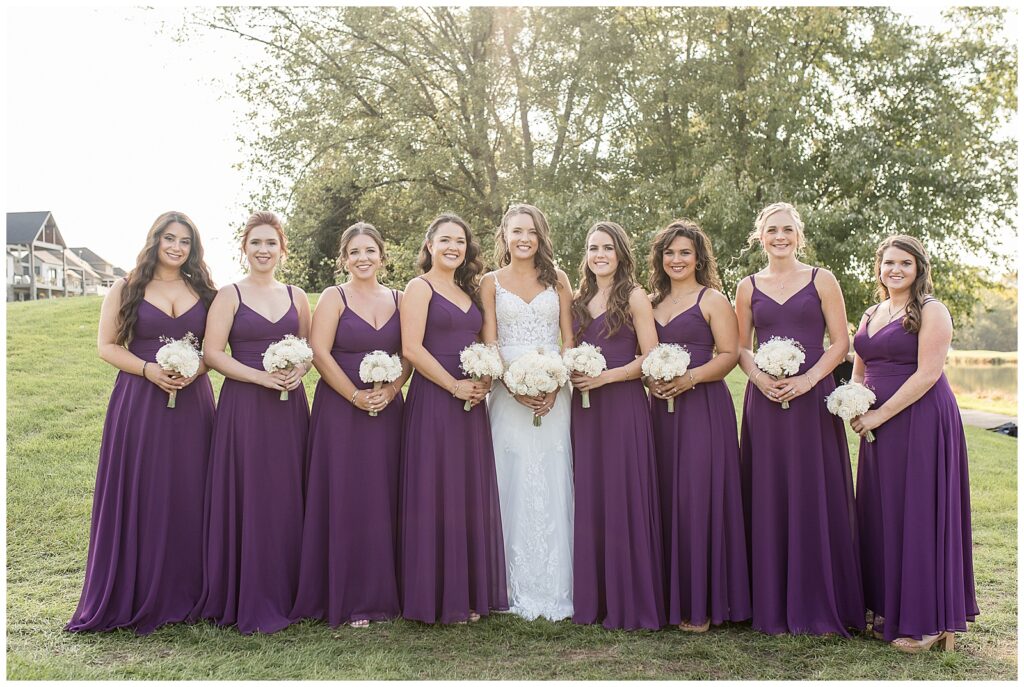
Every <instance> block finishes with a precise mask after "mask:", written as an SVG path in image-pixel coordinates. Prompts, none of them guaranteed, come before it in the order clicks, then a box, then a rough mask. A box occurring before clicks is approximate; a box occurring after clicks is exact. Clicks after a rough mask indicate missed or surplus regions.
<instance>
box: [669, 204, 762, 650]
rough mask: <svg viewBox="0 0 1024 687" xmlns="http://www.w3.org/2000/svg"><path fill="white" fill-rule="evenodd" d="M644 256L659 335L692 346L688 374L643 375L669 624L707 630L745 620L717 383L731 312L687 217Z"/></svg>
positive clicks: (731, 450) (730, 454)
mask: <svg viewBox="0 0 1024 687" xmlns="http://www.w3.org/2000/svg"><path fill="white" fill-rule="evenodd" d="M650 260H651V277H650V287H651V302H652V304H653V305H654V318H655V327H656V329H657V332H658V341H660V342H662V343H674V344H679V345H681V346H683V347H684V348H686V349H687V350H688V351H689V353H690V366H689V369H688V370H687V371H686V374H684V375H682V376H680V377H677V378H675V379H674V380H672V381H671V382H659V381H651V382H650V386H651V396H652V398H651V421H652V424H653V426H654V445H655V455H656V456H657V459H658V474H659V477H660V480H659V484H660V485H661V494H660V496H661V526H662V535H663V537H664V543H665V548H664V555H665V568H664V569H665V582H666V585H665V588H666V599H665V600H666V602H667V604H668V622H669V623H671V624H673V625H678V626H679V629H680V630H685V631H688V632H704V631H706V630H707V629H708V627H709V626H710V625H711V623H714V624H715V625H719V624H721V623H722V622H724V621H727V620H728V621H732V622H738V621H741V620H747V619H749V618H750V587H749V585H750V582H749V579H748V577H747V551H746V538H745V535H744V532H743V500H742V496H741V494H740V455H739V454H740V450H739V443H738V442H737V439H736V410H735V409H734V408H733V404H732V396H731V395H730V394H729V389H728V387H727V386H726V384H725V381H724V378H725V376H726V375H727V374H728V373H729V371H730V370H732V369H733V368H734V367H735V366H736V361H737V360H738V359H739V354H738V353H737V337H738V333H737V328H736V313H735V312H734V311H733V309H732V304H731V303H730V302H729V299H728V298H726V297H725V296H724V295H722V292H721V289H722V282H721V280H720V279H719V277H718V263H717V261H716V260H715V255H714V252H713V251H712V247H711V241H710V240H709V239H708V237H707V235H706V234H705V233H704V232H703V231H702V230H701V228H700V227H699V226H698V225H697V224H696V223H695V222H693V221H692V220H688V219H679V220H675V221H674V222H672V223H671V224H669V225H668V226H667V227H665V228H664V229H662V230H661V231H660V232H658V234H657V235H656V236H655V237H654V242H653V243H652V245H651V256H650ZM669 398H674V399H675V413H671V414H670V413H669V412H668V404H667V403H666V402H665V400H664V399H669ZM659 399H662V400H659Z"/></svg>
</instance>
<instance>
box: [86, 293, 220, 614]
mask: <svg viewBox="0 0 1024 687" xmlns="http://www.w3.org/2000/svg"><path fill="white" fill-rule="evenodd" d="M189 332H191V333H192V334H194V335H195V336H196V337H197V338H198V339H199V340H200V341H202V339H203V334H204V333H205V332H206V305H205V304H204V303H203V301H202V300H201V299H200V300H199V301H197V302H196V303H195V305H193V306H192V307H191V308H190V309H189V310H187V311H186V312H184V313H182V314H181V315H179V316H178V317H171V316H170V315H167V314H166V313H164V312H163V311H162V310H160V308H157V307H156V306H155V305H153V304H152V303H150V302H149V301H147V300H145V299H143V300H142V301H140V302H139V310H138V320H137V321H136V323H135V327H134V329H133V336H132V340H131V342H130V343H129V344H128V350H130V351H131V352H132V353H134V354H135V355H137V356H138V357H140V358H142V359H143V360H146V361H150V362H153V363H154V364H155V361H156V352H157V351H158V350H159V349H160V347H161V346H163V342H162V341H160V337H161V336H163V337H169V338H172V339H180V338H182V337H184V336H185V334H187V333H189ZM213 422H214V403H213V387H212V386H211V385H210V378H209V376H208V375H203V376H202V377H199V378H198V379H196V380H195V381H193V382H192V383H191V384H189V385H188V386H187V387H185V388H184V389H181V390H180V391H178V392H177V402H176V404H175V407H174V408H168V407H167V392H165V391H163V390H162V389H160V388H159V387H158V386H156V385H155V384H153V383H152V382H150V381H148V380H147V379H145V378H143V377H140V376H139V375H134V374H129V373H127V372H123V371H122V372H118V374H117V380H116V381H115V382H114V390H113V392H112V393H111V394H110V403H109V404H108V405H107V417H106V420H105V421H104V423H103V439H102V441H101V443H100V456H99V465H98V467H97V469H96V490H95V492H94V493H93V506H92V524H91V526H90V529H89V554H88V559H87V563H86V569H85V584H84V585H83V587H82V595H81V598H80V599H79V601H78V608H76V609H75V613H74V615H73V616H72V618H71V621H70V622H69V623H68V624H67V627H66V629H67V630H70V631H72V632H82V631H96V632H101V631H105V630H113V629H115V628H119V627H125V628H130V629H132V630H134V631H135V632H136V633H137V634H149V633H151V632H152V631H153V630H155V629H156V628H157V627H159V626H161V625H164V624H165V623H172V622H177V621H181V620H185V619H186V618H187V617H188V614H189V612H190V611H191V610H192V607H193V606H194V605H195V603H196V600H197V599H198V598H199V595H200V593H201V592H202V587H203V572H202V571H203V566H202V527H203V516H202V507H201V506H198V507H197V504H201V503H202V501H203V493H204V488H205V485H206V469H207V461H208V459H209V449H210V435H211V433H212V431H213Z"/></svg>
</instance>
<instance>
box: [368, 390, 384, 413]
mask: <svg viewBox="0 0 1024 687" xmlns="http://www.w3.org/2000/svg"><path fill="white" fill-rule="evenodd" d="M381 386H382V384H381V383H380V382H374V383H373V390H374V391H380V388H381ZM370 417H377V411H376V410H371V411H370Z"/></svg>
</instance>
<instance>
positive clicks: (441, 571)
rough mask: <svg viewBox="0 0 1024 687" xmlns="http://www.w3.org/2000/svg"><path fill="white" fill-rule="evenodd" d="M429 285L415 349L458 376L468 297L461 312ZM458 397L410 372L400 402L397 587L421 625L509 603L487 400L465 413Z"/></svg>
mask: <svg viewBox="0 0 1024 687" xmlns="http://www.w3.org/2000/svg"><path fill="white" fill-rule="evenodd" d="M423 281H426V282H427V284H428V285H430V282H429V281H428V280H426V279H424V280H423ZM430 290H431V292H432V293H431V297H430V304H429V305H428V308H427V324H426V330H425V331H424V334H423V347H424V348H426V349H427V351H428V352H429V353H430V354H431V355H432V356H434V358H435V359H436V360H437V362H439V363H440V364H441V365H443V366H444V368H445V370H447V371H448V373H449V374H451V375H452V376H454V377H455V378H456V379H463V378H465V377H466V374H465V373H464V372H462V370H461V369H460V360H459V354H460V353H461V352H462V349H464V348H465V347H466V346H469V345H470V344H472V343H475V342H476V340H477V337H478V336H479V334H480V329H481V328H482V327H483V316H482V315H481V314H480V309H479V308H477V306H476V304H475V303H474V304H471V305H470V306H469V310H468V311H466V312H463V311H462V310H461V309H460V308H459V307H458V306H456V305H455V304H454V303H452V302H451V301H449V300H448V299H447V298H445V297H444V296H442V295H441V294H439V293H437V292H436V291H434V287H433V286H432V285H430ZM463 403H464V401H462V400H461V399H459V398H455V397H453V396H452V395H451V394H450V393H448V391H447V389H443V388H442V387H440V386H438V385H436V384H434V383H433V382H431V381H430V380H429V379H427V378H426V377H424V376H423V375H421V374H420V373H419V372H418V371H417V372H416V373H415V374H414V375H413V378H412V382H410V384H409V393H408V395H407V396H406V399H405V418H404V421H403V425H402V426H403V434H402V452H401V478H400V486H399V490H400V493H401V502H400V507H399V518H400V523H401V524H400V528H401V529H400V534H399V552H400V553H399V559H400V562H399V570H400V574H399V585H400V590H401V597H402V615H403V616H405V617H406V618H408V619H410V620H419V621H421V622H424V623H442V624H447V623H456V622H462V621H465V620H467V619H468V618H469V614H470V611H475V612H476V613H479V614H480V615H481V616H485V615H487V614H488V613H489V612H490V611H492V610H501V611H504V610H508V592H507V590H506V585H505V545H504V542H503V540H502V534H501V514H500V511H499V508H500V506H499V501H498V482H497V478H496V476H495V472H494V450H493V448H492V446H491V425H490V422H489V421H488V419H487V404H486V403H478V404H477V405H475V406H473V408H472V409H471V410H470V411H469V412H466V411H465V410H464V409H463Z"/></svg>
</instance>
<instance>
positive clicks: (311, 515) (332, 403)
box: [291, 286, 403, 627]
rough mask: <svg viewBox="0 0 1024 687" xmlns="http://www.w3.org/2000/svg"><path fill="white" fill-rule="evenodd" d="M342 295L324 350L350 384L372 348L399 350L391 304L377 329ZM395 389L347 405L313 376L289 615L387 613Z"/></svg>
mask: <svg viewBox="0 0 1024 687" xmlns="http://www.w3.org/2000/svg"><path fill="white" fill-rule="evenodd" d="M336 288H337V289H338V292H339V293H340V294H341V298H342V301H344V303H345V310H344V311H343V312H342V313H341V317H339V318H338V328H337V330H336V332H335V335H334V345H333V347H332V348H331V357H333V358H334V360H335V362H337V363H338V366H339V367H341V369H342V371H343V372H344V373H345V375H346V376H347V377H348V378H349V381H351V382H352V383H353V384H354V385H355V386H356V388H357V389H372V388H373V384H372V383H366V382H362V381H360V379H359V364H360V363H361V362H362V360H363V357H364V356H365V355H366V354H367V353H369V352H371V351H375V350H382V351H385V352H386V353H389V354H396V355H401V353H402V330H401V327H400V326H399V319H398V292H397V291H393V292H392V297H393V298H394V301H395V312H394V314H392V316H391V317H390V318H389V319H388V321H387V322H385V323H384V324H383V325H382V326H381V327H380V329H376V328H374V327H373V326H372V325H371V324H370V323H369V322H367V321H366V320H364V319H363V318H362V317H360V316H359V315H358V314H356V312H355V311H354V310H352V308H350V307H348V299H347V298H346V297H345V291H344V290H343V289H342V288H341V287H340V286H339V287H336ZM402 407H403V401H402V394H401V393H399V394H398V395H397V396H395V398H394V400H393V401H391V403H389V404H388V405H387V407H386V408H384V410H382V411H380V412H379V413H378V414H377V416H376V417H370V415H369V413H367V412H366V411H364V410H360V409H359V408H357V407H356V406H354V405H352V403H350V402H349V400H348V399H347V398H343V397H342V396H341V395H340V394H339V393H338V392H337V391H335V390H334V389H333V388H331V386H330V385H329V384H328V383H327V382H325V381H324V380H323V379H322V378H321V379H320V381H319V382H318V383H317V386H316V393H315V394H314V396H313V410H312V412H311V415H310V420H309V475H308V478H307V480H306V481H307V484H308V485H309V486H308V488H307V492H306V515H305V520H304V525H303V529H302V557H301V563H300V566H299V592H298V598H297V599H296V601H295V608H294V609H293V610H292V613H291V616H292V618H293V619H295V620H298V619H300V618H318V619H321V620H326V621H327V623H328V624H329V625H331V626H332V627H337V626H338V625H341V624H343V623H351V622H353V621H357V620H386V619H389V618H397V617H398V616H399V615H400V613H401V609H400V607H399V602H398V581H397V570H396V554H397V552H396V545H397V540H398V458H399V453H400V451H401V446H402Z"/></svg>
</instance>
